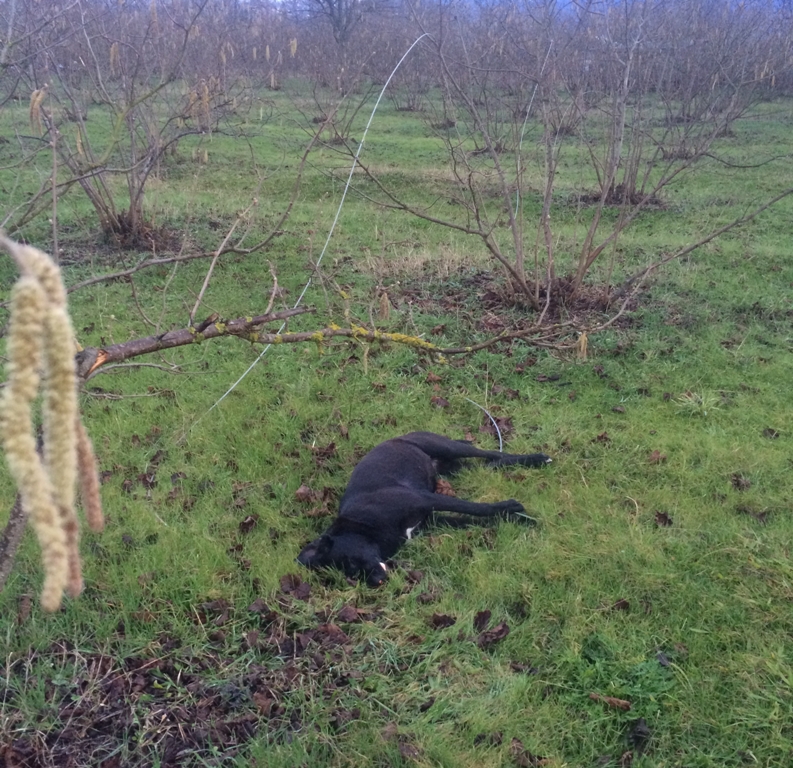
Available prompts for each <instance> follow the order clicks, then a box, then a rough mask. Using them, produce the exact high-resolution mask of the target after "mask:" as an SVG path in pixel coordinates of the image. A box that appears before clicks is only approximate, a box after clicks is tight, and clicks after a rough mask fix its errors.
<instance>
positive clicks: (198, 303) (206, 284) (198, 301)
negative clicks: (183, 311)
mask: <svg viewBox="0 0 793 768" xmlns="http://www.w3.org/2000/svg"><path fill="white" fill-rule="evenodd" d="M258 204H259V200H258V199H257V198H255V197H254V198H253V200H252V202H251V204H250V205H249V206H248V207H247V208H246V209H245V210H244V211H240V212H239V213H238V214H237V217H236V218H235V219H234V223H233V224H232V225H231V228H230V229H229V231H228V232H226V236H225V237H224V238H223V242H221V244H220V245H219V246H218V247H217V249H216V250H215V254H214V256H213V257H212V261H211V262H210V264H209V269H207V273H206V276H205V277H204V283H203V285H202V286H201V290H200V291H199V292H198V298H196V300H195V304H194V305H193V309H192V310H191V312H190V325H193V323H194V322H195V313H196V312H198V308H199V307H200V306H201V301H202V299H203V298H204V293H205V292H206V289H207V288H208V287H209V281H210V280H211V279H212V272H214V270H215V264H217V263H218V259H219V258H220V254H221V253H223V249H224V248H225V247H226V243H228V241H229V240H230V239H231V236H232V235H233V234H234V230H235V229H237V227H238V226H239V224H240V222H241V221H242V220H243V219H244V218H245V217H246V216H247V215H248V214H249V213H250V211H251V209H252V208H255V207H256V206H257V205H258ZM265 314H266V313H265Z"/></svg>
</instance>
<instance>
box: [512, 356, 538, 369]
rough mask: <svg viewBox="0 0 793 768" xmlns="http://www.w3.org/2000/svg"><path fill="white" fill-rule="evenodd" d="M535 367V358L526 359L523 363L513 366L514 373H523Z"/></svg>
mask: <svg viewBox="0 0 793 768" xmlns="http://www.w3.org/2000/svg"><path fill="white" fill-rule="evenodd" d="M534 365H537V358H536V357H527V358H526V359H525V360H524V361H523V362H521V363H517V364H516V365H515V373H524V372H525V370H526V369H527V368H531V367H532V366H534Z"/></svg>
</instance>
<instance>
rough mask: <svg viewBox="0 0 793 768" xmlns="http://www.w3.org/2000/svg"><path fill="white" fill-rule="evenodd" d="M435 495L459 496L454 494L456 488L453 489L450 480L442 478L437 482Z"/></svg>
mask: <svg viewBox="0 0 793 768" xmlns="http://www.w3.org/2000/svg"><path fill="white" fill-rule="evenodd" d="M435 493H439V494H441V496H456V495H457V494H456V493H455V492H454V488H452V484H451V483H450V482H449V481H448V480H444V479H443V478H442V477H439V478H438V479H437V480H436V481H435Z"/></svg>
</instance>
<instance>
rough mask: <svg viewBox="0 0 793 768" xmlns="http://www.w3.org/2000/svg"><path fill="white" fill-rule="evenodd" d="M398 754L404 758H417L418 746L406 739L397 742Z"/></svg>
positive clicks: (419, 752) (418, 754)
mask: <svg viewBox="0 0 793 768" xmlns="http://www.w3.org/2000/svg"><path fill="white" fill-rule="evenodd" d="M399 754H400V755H402V757H404V758H405V760H418V759H419V758H420V757H421V751H420V750H419V748H418V747H416V746H415V745H413V744H409V743H408V742H407V741H400V742H399Z"/></svg>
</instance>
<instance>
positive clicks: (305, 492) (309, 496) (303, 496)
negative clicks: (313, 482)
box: [295, 484, 317, 504]
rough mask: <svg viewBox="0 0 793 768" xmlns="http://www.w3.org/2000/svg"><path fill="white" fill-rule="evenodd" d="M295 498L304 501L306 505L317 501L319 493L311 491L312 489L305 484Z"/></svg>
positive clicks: (297, 491)
mask: <svg viewBox="0 0 793 768" xmlns="http://www.w3.org/2000/svg"><path fill="white" fill-rule="evenodd" d="M295 498H296V499H297V500H298V501H302V502H303V503H304V504H309V503H311V502H312V501H316V499H317V492H316V491H313V490H311V488H309V487H308V486H307V485H305V484H303V485H301V486H300V488H298V489H297V490H296V491H295Z"/></svg>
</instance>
